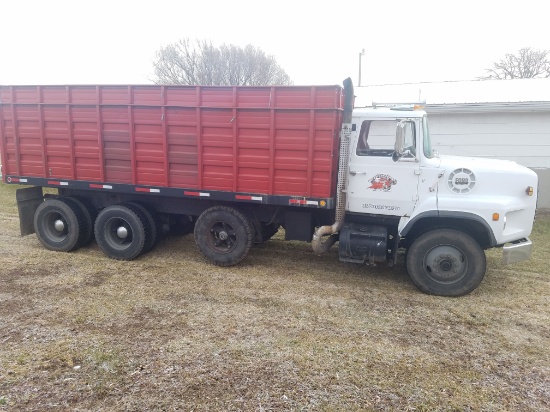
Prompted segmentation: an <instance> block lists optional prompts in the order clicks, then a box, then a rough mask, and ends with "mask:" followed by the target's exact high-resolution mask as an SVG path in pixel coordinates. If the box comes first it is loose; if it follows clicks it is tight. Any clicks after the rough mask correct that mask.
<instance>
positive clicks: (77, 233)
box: [34, 198, 91, 252]
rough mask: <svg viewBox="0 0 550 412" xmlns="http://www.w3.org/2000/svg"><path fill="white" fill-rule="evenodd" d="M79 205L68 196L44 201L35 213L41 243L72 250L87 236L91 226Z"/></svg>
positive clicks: (62, 250) (35, 228)
mask: <svg viewBox="0 0 550 412" xmlns="http://www.w3.org/2000/svg"><path fill="white" fill-rule="evenodd" d="M88 223H89V222H88V221H87V219H86V216H85V214H84V213H83V211H82V210H81V208H80V207H79V205H78V204H77V203H76V202H75V201H73V200H72V199H68V198H51V199H46V200H44V202H42V203H41V204H40V205H39V206H38V208H37V209H36V212H35V214H34V230H35V232H36V236H37V238H38V240H39V241H40V243H42V245H43V246H44V247H45V248H46V249H50V250H55V251H58V252H70V251H73V250H76V249H78V248H79V247H80V246H81V245H82V244H83V243H84V242H85V239H86V238H87V235H88V231H89V230H91V229H90V228H91V226H90V225H89V224H88Z"/></svg>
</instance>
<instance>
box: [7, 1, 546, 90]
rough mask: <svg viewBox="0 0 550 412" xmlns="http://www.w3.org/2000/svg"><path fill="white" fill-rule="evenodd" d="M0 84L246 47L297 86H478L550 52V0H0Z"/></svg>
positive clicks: (133, 78) (58, 79)
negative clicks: (181, 45)
mask: <svg viewBox="0 0 550 412" xmlns="http://www.w3.org/2000/svg"><path fill="white" fill-rule="evenodd" d="M0 15H1V18H0V84H4V85H10V84H101V83H110V84H113V83H119V84H134V83H150V82H151V81H150V78H151V75H152V63H151V62H152V60H153V58H154V55H155V52H156V51H157V50H158V49H159V47H160V46H163V45H166V44H169V43H172V42H175V41H177V40H178V39H180V38H183V37H190V38H200V39H211V40H212V42H213V43H214V44H216V45H219V44H222V43H233V44H237V45H241V46H244V45H246V44H248V43H251V44H254V45H256V46H259V47H260V48H262V49H263V50H264V51H265V52H266V53H267V54H272V55H274V56H275V57H276V59H277V61H278V62H279V63H280V64H281V66H282V67H283V68H284V69H285V70H286V71H287V73H288V74H289V75H290V77H291V78H292V80H293V81H294V83H295V84H341V81H342V80H343V79H344V78H346V77H348V76H351V77H352V79H353V80H354V82H355V84H357V77H358V65H359V64H358V61H359V53H360V52H361V50H362V49H363V48H364V49H365V56H364V57H363V72H362V84H363V85H367V84H370V85H373V84H387V83H407V82H424V81H426V82H429V81H449V80H469V79H475V78H476V77H478V76H481V75H483V74H484V69H486V68H489V67H491V65H492V62H494V61H497V60H499V59H500V58H502V57H503V56H504V55H505V54H506V53H514V52H516V51H517V50H518V49H519V48H521V47H533V48H536V49H550V34H548V30H549V27H550V26H549V25H550V20H549V17H548V15H549V14H548V2H547V1H545V0H540V1H533V0H522V1H509V0H500V1H493V0H476V1H470V0H461V1H445V0H439V1H422V0H417V1H410V0H409V1H400V0H393V1H383V0H378V1H368V0H361V1H349V0H339V1H330V2H329V1H325V0H314V1H307V0H292V1H287V0H271V1H261V0H256V1H245V0H232V1H227V0H226V1H216V0H206V1H199V0H193V1H185V0H180V1H163V0H155V1H145V0H133V1H126V0H110V1H104V0H94V1H91V0H86V1H84V0H80V1H79V0H70V1H65V0H63V1H61V0H60V1H56V0H40V1H34V0H33V1H25V0H0Z"/></svg>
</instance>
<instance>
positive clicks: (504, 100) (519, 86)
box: [355, 78, 550, 113]
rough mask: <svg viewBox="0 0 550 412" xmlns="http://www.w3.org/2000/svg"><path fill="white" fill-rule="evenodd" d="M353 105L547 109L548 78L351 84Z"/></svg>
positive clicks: (431, 109)
mask: <svg viewBox="0 0 550 412" xmlns="http://www.w3.org/2000/svg"><path fill="white" fill-rule="evenodd" d="M355 95H356V98H355V106H356V107H368V106H372V105H373V103H379V104H380V103H412V102H425V105H426V111H428V112H432V113H433V112H437V111H447V110H453V111H506V110H514V111H524V110H526V111H539V110H550V78H547V79H513V80H466V81H451V82H437V83H407V84H388V85H375V86H362V87H356V88H355Z"/></svg>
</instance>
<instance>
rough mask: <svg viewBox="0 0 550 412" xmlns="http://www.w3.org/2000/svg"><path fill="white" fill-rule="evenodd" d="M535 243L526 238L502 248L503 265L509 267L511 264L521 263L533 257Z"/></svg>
mask: <svg viewBox="0 0 550 412" xmlns="http://www.w3.org/2000/svg"><path fill="white" fill-rule="evenodd" d="M532 250H533V242H531V240H529V238H524V239H521V240H518V241H516V242H513V243H507V244H506V245H504V246H503V247H502V263H503V264H505V265H509V264H511V263H517V262H521V261H523V260H527V259H529V258H530V257H531V252H532Z"/></svg>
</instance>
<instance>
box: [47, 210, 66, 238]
mask: <svg viewBox="0 0 550 412" xmlns="http://www.w3.org/2000/svg"><path fill="white" fill-rule="evenodd" d="M41 224H42V228H43V233H44V235H45V236H46V237H47V238H48V240H49V241H51V242H58V243H61V242H63V241H64V240H65V239H67V235H68V233H69V225H68V223H67V219H65V216H63V215H62V214H61V213H59V212H54V211H52V212H48V213H46V214H45V215H44V219H42V222H41ZM60 224H62V226H63V228H62V229H61V230H59V225H60Z"/></svg>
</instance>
